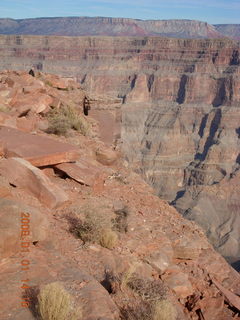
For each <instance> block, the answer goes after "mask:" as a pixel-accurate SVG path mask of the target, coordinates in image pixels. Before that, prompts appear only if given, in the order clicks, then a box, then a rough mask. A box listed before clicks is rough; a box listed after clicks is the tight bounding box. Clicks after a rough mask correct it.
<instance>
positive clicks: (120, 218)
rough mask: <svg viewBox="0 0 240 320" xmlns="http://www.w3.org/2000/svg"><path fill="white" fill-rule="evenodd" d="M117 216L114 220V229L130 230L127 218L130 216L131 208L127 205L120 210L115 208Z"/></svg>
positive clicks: (120, 230)
mask: <svg viewBox="0 0 240 320" xmlns="http://www.w3.org/2000/svg"><path fill="white" fill-rule="evenodd" d="M114 213H115V214H116V218H115V219H114V220H113V226H114V229H115V230H117V231H119V232H123V233H124V232H127V231H128V221H127V218H128V216H129V209H128V207H127V206H125V207H124V208H122V209H120V210H115V211H114Z"/></svg>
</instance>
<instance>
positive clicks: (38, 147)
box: [0, 126, 79, 167]
mask: <svg viewBox="0 0 240 320" xmlns="http://www.w3.org/2000/svg"><path fill="white" fill-rule="evenodd" d="M0 145H3V147H4V149H5V157H6V158H10V157H20V158H24V159H25V160H28V161H29V162H30V163H31V164H32V165H34V166H36V167H42V166H48V165H54V164H58V163H63V162H70V161H76V160H77V159H79V151H78V149H77V148H76V147H74V146H72V145H70V144H67V143H63V142H59V141H56V140H54V139H51V138H48V137H44V136H40V135H34V134H30V133H26V132H22V131H19V130H17V129H14V128H9V127H4V126H1V127H0Z"/></svg>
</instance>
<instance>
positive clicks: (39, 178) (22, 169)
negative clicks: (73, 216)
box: [0, 158, 68, 208]
mask: <svg viewBox="0 0 240 320" xmlns="http://www.w3.org/2000/svg"><path fill="white" fill-rule="evenodd" d="M0 175H2V176H3V177H5V178H6V179H7V180H8V181H9V183H11V184H13V185H14V186H16V187H20V188H22V189H24V190H25V191H27V192H28V193H30V194H32V195H33V196H34V197H36V198H37V199H38V200H39V201H40V202H41V203H42V204H44V205H45V206H47V207H49V208H55V207H58V206H59V205H61V204H62V203H64V202H66V201H67V200H68V196H67V195H66V193H65V192H64V191H63V190H62V189H60V188H59V187H58V186H56V185H55V184H54V183H53V182H51V180H50V179H49V178H48V177H47V176H46V175H45V174H44V173H43V172H42V171H41V170H40V169H38V168H36V167H34V166H33V165H31V163H30V162H28V161H26V160H24V159H21V158H11V159H2V160H1V161H0Z"/></svg>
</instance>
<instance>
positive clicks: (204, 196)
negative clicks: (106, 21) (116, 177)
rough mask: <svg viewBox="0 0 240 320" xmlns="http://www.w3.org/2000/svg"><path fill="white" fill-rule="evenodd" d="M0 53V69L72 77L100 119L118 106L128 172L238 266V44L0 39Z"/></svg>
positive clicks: (128, 39) (148, 39)
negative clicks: (34, 70) (114, 101)
mask: <svg viewBox="0 0 240 320" xmlns="http://www.w3.org/2000/svg"><path fill="white" fill-rule="evenodd" d="M0 47H1V52H0V56H1V60H0V66H1V68H2V69H28V68H30V67H31V66H35V67H36V68H37V69H38V70H41V71H45V72H49V73H56V74H60V75H63V76H75V77H76V78H77V79H78V81H79V82H80V83H81V84H82V86H83V87H85V88H87V89H88V91H89V92H90V94H91V95H92V97H93V98H95V99H96V100H97V99H98V98H99V97H101V101H102V102H101V104H99V106H98V108H99V109H101V110H102V112H106V109H108V105H107V103H106V104H104V101H109V99H116V98H118V99H121V101H122V104H121V105H120V110H121V117H120V116H119V104H117V107H115V105H114V104H112V105H111V106H110V107H109V108H110V109H111V112H112V113H114V112H115V113H116V116H115V117H113V119H115V121H116V125H119V122H121V141H122V150H123V152H124V154H125V157H126V159H127V160H128V161H129V164H130V166H132V167H133V168H134V169H135V170H136V171H137V172H140V173H141V174H142V176H143V177H144V178H145V179H146V181H148V182H149V183H150V184H151V185H152V186H153V187H154V189H155V190H156V193H157V194H158V195H159V196H160V197H161V198H164V199H166V200H168V201H169V202H170V203H172V204H173V205H175V206H176V208H177V209H178V210H179V211H180V212H181V213H182V214H183V215H184V216H186V217H187V218H189V219H193V220H196V221H197V222H198V223H199V224H200V225H201V226H202V227H203V228H204V229H205V231H206V233H207V235H208V236H209V239H211V241H212V243H213V244H214V245H215V247H216V248H218V250H219V251H220V252H221V253H222V254H223V255H224V256H226V257H229V258H231V260H238V259H240V247H239V240H240V232H239V228H240V221H239V214H240V200H239V191H240V186H239V167H240V156H239V149H240V148H239V146H240V144H239V141H240V140H239V137H240V67H239V65H240V58H239V50H240V48H239V43H237V42H234V41H231V40H218V39H216V40H190V39H188V40H187V39H185V40H184V39H170V38H160V37H137V38H133V37H132V38H131V37H49V36H37V37H34V36H1V37H0ZM104 99H105V100H104ZM117 108H118V109H117ZM103 109H105V110H103ZM113 121H114V120H113Z"/></svg>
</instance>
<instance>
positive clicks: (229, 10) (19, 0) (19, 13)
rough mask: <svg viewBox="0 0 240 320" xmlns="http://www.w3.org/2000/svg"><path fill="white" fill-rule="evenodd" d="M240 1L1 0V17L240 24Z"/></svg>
mask: <svg viewBox="0 0 240 320" xmlns="http://www.w3.org/2000/svg"><path fill="white" fill-rule="evenodd" d="M239 12H240V1H239V0H168V1H166V0H131V1H129V0H87V1H86V0H68V1H66V0H51V1H49V0H41V1H39V0H1V2H0V17H1V18H13V19H25V18H36V17H63V16H65V17H66V16H68V17H69V16H91V17H115V18H116V17H125V18H134V19H145V20H146V19H155V20H163V19H189V20H200V21H206V22H208V23H210V24H225V23H226V24H232V23H240V16H239Z"/></svg>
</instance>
